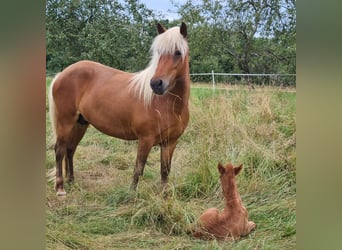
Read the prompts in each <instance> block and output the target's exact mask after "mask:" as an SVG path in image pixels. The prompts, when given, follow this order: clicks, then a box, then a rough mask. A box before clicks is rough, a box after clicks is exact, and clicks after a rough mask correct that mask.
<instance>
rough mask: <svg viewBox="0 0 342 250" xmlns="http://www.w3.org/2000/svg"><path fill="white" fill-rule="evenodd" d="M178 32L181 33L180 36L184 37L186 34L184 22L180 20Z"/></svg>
mask: <svg viewBox="0 0 342 250" xmlns="http://www.w3.org/2000/svg"><path fill="white" fill-rule="evenodd" d="M180 33H181V34H182V36H183V37H184V38H186V37H187V36H188V32H187V29H186V24H185V23H184V22H182V24H181V26H180Z"/></svg>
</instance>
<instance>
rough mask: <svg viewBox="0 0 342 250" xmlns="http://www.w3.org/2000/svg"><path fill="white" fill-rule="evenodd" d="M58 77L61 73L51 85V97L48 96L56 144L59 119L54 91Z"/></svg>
mask: <svg viewBox="0 0 342 250" xmlns="http://www.w3.org/2000/svg"><path fill="white" fill-rule="evenodd" d="M58 76H59V73H58V74H57V75H56V76H55V77H54V78H53V80H52V82H51V85H50V89H49V96H48V97H49V115H50V122H51V127H52V133H53V140H54V142H56V139H57V119H56V116H57V113H56V108H55V101H54V100H53V95H52V89H53V85H54V83H55V82H56V80H57V78H58Z"/></svg>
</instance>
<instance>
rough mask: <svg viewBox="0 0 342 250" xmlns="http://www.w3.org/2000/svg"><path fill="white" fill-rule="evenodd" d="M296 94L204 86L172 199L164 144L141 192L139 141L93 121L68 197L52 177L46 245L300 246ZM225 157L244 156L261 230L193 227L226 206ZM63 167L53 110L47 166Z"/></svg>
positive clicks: (248, 193)
mask: <svg viewBox="0 0 342 250" xmlns="http://www.w3.org/2000/svg"><path fill="white" fill-rule="evenodd" d="M50 82H51V78H48V79H47V87H48V85H49V84H50ZM295 100H296V92H295V90H292V91H284V90H280V89H277V88H268V87H265V88H257V89H256V90H251V89H248V88H246V87H238V86H237V87H234V88H233V89H216V90H215V91H214V90H212V89H210V88H209V89H206V88H198V86H194V87H193V88H192V90H191V98H190V123H189V126H188V128H187V129H186V131H185V133H184V134H183V136H182V137H181V138H180V140H179V143H178V145H177V148H176V150H175V153H174V157H173V161H172V168H171V174H170V180H169V185H168V190H167V191H165V192H167V193H168V198H166V199H165V198H163V197H164V194H163V192H162V191H161V189H160V186H159V183H160V175H159V171H160V167H159V148H154V149H153V150H152V151H151V153H150V156H149V158H148V162H147V164H146V167H145V174H144V176H143V177H142V178H141V179H140V182H139V186H138V190H137V192H135V193H134V192H131V191H130V189H129V186H130V183H131V180H132V173H133V166H134V163H135V156H136V142H134V141H133V142H127V141H122V140H119V139H115V138H112V137H109V136H106V135H104V134H101V133H100V132H98V131H97V130H96V129H94V128H93V127H89V129H88V131H87V133H86V135H85V137H84V138H83V140H82V141H81V143H80V145H79V147H78V149H77V151H76V154H75V183H74V184H73V185H70V186H68V185H67V186H66V191H67V192H68V195H67V197H66V198H63V199H61V198H58V197H57V196H56V195H55V191H54V188H53V186H54V183H53V182H49V181H47V184H46V248H47V249H295V248H296V166H295V165H296V151H295V150H296V137H295V136H296V126H295V122H296V120H295V106H296V102H295ZM46 111H47V112H48V107H47V109H46ZM219 161H221V162H222V163H227V162H228V161H231V162H232V163H233V164H240V163H243V164H244V169H243V171H242V172H241V173H240V175H239V176H238V178H237V181H238V189H239V192H240V195H241V198H242V201H243V203H244V204H245V206H246V208H247V210H248V212H249V217H250V220H253V221H254V222H255V223H256V224H257V228H256V230H255V231H253V232H252V233H251V234H250V235H248V236H246V237H244V238H241V239H240V240H238V241H230V242H218V241H202V240H198V239H195V238H193V237H192V236H191V235H189V234H188V228H189V226H190V225H191V224H192V223H193V222H195V221H196V219H197V218H198V217H199V216H200V214H201V213H202V212H204V211H205V210H206V209H207V208H209V207H217V208H219V209H222V208H223V207H224V202H223V197H222V192H221V187H220V184H219V179H218V171H217V163H218V162H219ZM54 166H55V161H54V150H53V141H52V131H51V127H50V122H49V120H48V113H47V120H46V171H47V172H49V171H50V170H51V169H53V168H54Z"/></svg>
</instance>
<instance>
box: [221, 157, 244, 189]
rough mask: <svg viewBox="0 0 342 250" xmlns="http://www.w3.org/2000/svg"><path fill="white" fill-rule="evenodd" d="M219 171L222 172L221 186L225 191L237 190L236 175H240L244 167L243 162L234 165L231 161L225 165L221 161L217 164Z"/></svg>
mask: <svg viewBox="0 0 342 250" xmlns="http://www.w3.org/2000/svg"><path fill="white" fill-rule="evenodd" d="M217 168H218V171H219V172H220V180H221V186H222V189H223V193H224V194H227V193H228V192H232V191H236V190H234V187H235V176H236V175H238V174H239V173H240V171H241V169H242V164H241V165H239V166H238V167H234V166H233V165H232V164H231V163H228V164H227V165H226V166H225V167H224V166H223V165H222V164H221V163H219V164H218V165H217Z"/></svg>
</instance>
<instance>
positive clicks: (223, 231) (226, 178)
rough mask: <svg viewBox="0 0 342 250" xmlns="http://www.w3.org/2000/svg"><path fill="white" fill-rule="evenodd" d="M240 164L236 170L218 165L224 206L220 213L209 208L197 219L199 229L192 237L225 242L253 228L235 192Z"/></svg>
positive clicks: (252, 223)
mask: <svg viewBox="0 0 342 250" xmlns="http://www.w3.org/2000/svg"><path fill="white" fill-rule="evenodd" d="M241 169H242V164H241V165H240V166H238V167H236V168H234V166H233V165H232V164H230V163H229V164H228V165H227V166H225V167H223V165H222V164H221V163H219V164H218V171H219V172H220V180H221V186H222V190H223V195H224V198H225V200H226V206H225V208H224V210H223V211H222V212H221V213H220V212H219V211H218V209H217V208H209V209H208V210H207V211H205V212H204V213H203V214H202V215H201V216H200V218H199V223H200V229H199V230H196V231H195V232H194V233H193V235H194V236H195V237H197V238H204V239H208V238H209V239H213V238H217V239H220V240H225V239H227V238H228V237H233V238H234V239H238V238H240V236H245V235H247V234H248V233H249V232H250V231H251V230H253V229H254V228H255V226H256V225H255V223H254V222H253V221H248V212H247V210H246V208H245V207H244V206H243V204H242V201H241V198H240V195H239V193H238V190H237V186H236V181H235V176H236V175H237V174H238V173H239V172H240V171H241Z"/></svg>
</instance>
